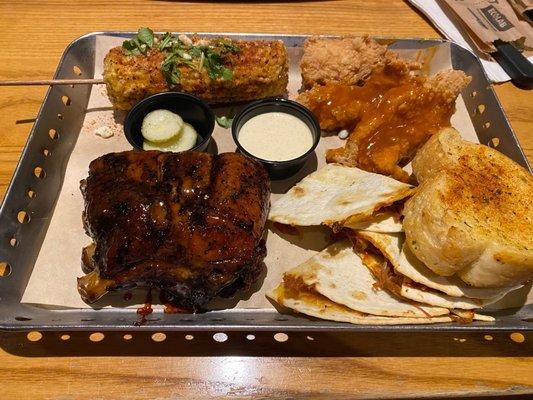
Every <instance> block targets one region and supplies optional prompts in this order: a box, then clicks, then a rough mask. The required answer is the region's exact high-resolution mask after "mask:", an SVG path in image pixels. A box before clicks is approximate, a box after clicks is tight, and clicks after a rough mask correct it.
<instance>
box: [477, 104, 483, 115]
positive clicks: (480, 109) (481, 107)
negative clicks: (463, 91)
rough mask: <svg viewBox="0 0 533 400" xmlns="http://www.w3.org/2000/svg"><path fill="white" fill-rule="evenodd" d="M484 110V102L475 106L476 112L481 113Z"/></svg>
mask: <svg viewBox="0 0 533 400" xmlns="http://www.w3.org/2000/svg"><path fill="white" fill-rule="evenodd" d="M484 112H485V104H480V105H478V106H477V107H476V114H478V115H481V114H483V113H484Z"/></svg>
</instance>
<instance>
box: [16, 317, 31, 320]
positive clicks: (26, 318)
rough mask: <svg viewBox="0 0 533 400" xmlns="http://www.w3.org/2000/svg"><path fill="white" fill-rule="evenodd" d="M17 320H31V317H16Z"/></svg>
mask: <svg viewBox="0 0 533 400" xmlns="http://www.w3.org/2000/svg"><path fill="white" fill-rule="evenodd" d="M15 319H16V320H17V321H31V318H28V317H15Z"/></svg>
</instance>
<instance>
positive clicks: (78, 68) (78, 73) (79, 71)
mask: <svg viewBox="0 0 533 400" xmlns="http://www.w3.org/2000/svg"><path fill="white" fill-rule="evenodd" d="M72 72H74V74H76V75H78V76H81V68H80V67H78V66H77V65H75V66H73V67H72Z"/></svg>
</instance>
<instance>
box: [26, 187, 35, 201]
mask: <svg viewBox="0 0 533 400" xmlns="http://www.w3.org/2000/svg"><path fill="white" fill-rule="evenodd" d="M26 194H27V195H28V197H29V198H30V199H34V198H35V192H34V191H33V190H31V189H28V191H27V192H26Z"/></svg>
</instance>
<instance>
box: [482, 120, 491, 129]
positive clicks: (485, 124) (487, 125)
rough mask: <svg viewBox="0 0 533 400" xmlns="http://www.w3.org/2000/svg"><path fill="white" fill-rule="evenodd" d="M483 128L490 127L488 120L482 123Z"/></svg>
mask: <svg viewBox="0 0 533 400" xmlns="http://www.w3.org/2000/svg"><path fill="white" fill-rule="evenodd" d="M483 128H485V129H489V128H490V122H488V121H487V122H485V123H484V124H483Z"/></svg>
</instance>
